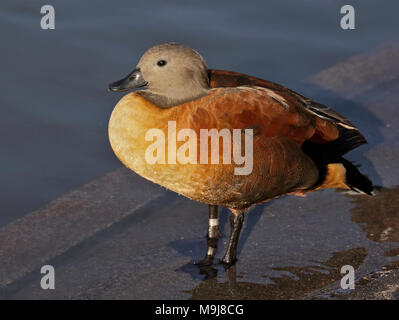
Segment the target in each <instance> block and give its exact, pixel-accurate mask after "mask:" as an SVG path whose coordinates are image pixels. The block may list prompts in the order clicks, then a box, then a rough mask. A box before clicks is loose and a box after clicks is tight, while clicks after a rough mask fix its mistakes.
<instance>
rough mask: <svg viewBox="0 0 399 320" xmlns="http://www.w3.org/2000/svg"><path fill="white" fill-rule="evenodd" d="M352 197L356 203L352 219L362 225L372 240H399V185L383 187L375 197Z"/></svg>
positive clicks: (352, 211)
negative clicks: (390, 187) (391, 187)
mask: <svg viewBox="0 0 399 320" xmlns="http://www.w3.org/2000/svg"><path fill="white" fill-rule="evenodd" d="M351 198H352V199H353V202H354V203H355V204H356V207H354V208H353V209H352V210H351V213H352V221H354V222H356V223H359V224H360V225H361V227H362V229H363V231H364V232H366V234H367V237H368V238H369V239H370V240H373V241H376V242H382V241H388V240H389V241H399V186H397V187H395V188H393V189H387V188H381V189H380V190H379V191H377V192H376V196H375V197H366V196H351Z"/></svg>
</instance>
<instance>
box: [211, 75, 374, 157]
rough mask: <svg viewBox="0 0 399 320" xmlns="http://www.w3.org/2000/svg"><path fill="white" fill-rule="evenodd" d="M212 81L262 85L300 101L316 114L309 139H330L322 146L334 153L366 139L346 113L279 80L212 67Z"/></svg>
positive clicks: (225, 84) (224, 84) (296, 102)
mask: <svg viewBox="0 0 399 320" xmlns="http://www.w3.org/2000/svg"><path fill="white" fill-rule="evenodd" d="M209 82H210V86H211V87H213V88H216V87H236V86H242V85H251V86H260V87H264V88H268V89H269V90H272V91H274V92H276V94H279V95H280V96H282V97H284V98H285V99H286V100H287V101H288V103H289V104H290V105H301V106H302V107H304V108H306V109H307V110H308V111H309V112H312V113H314V114H315V115H316V130H315V134H314V136H312V137H311V138H310V139H309V140H310V141H311V142H314V143H317V144H326V143H327V142H328V143H329V145H328V146H326V147H325V148H323V149H325V150H328V151H329V152H330V153H333V154H335V155H342V154H344V153H346V152H348V151H349V150H352V149H354V148H356V147H358V146H359V145H362V144H364V143H367V141H366V139H365V138H364V136H363V135H362V134H361V133H360V132H359V131H358V129H357V128H356V127H355V126H354V125H353V124H352V123H351V122H350V121H349V120H348V119H346V118H345V117H344V116H342V115H341V114H339V113H338V112H336V111H334V110H332V109H331V108H329V107H326V106H324V105H322V104H320V103H317V102H314V101H312V100H310V99H308V98H306V97H304V96H302V95H300V94H299V93H296V92H295V91H292V90H290V89H287V88H285V87H283V86H281V85H279V84H276V83H273V82H271V81H266V80H262V79H259V78H256V77H252V76H248V75H245V74H241V73H237V72H231V71H225V70H209Z"/></svg>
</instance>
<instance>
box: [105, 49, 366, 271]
mask: <svg viewBox="0 0 399 320" xmlns="http://www.w3.org/2000/svg"><path fill="white" fill-rule="evenodd" d="M109 90H111V91H113V92H123V91H129V90H131V92H129V93H127V94H126V95H124V96H123V97H122V98H121V100H120V101H119V102H118V103H117V104H116V106H115V108H114V110H113V111H112V114H111V117H110V120H109V125H108V136H109V141H110V145H111V147H112V149H113V151H114V153H115V155H116V156H117V158H118V159H119V160H120V161H121V162H122V163H123V164H124V165H125V166H126V167H128V168H129V169H131V170H132V171H134V172H135V173H137V174H138V175H140V176H141V177H143V178H145V179H147V180H149V181H152V182H153V183H156V184H158V185H160V186H162V187H165V188H167V189H169V190H172V191H174V192H176V193H178V194H180V195H183V196H185V197H187V198H189V199H192V200H195V201H198V202H201V203H205V204H207V205H208V209H209V210H208V211H209V212H208V214H209V219H208V232H207V250H206V254H205V256H204V258H203V259H201V260H199V261H198V262H197V264H198V265H199V266H210V265H212V264H214V259H215V256H216V252H217V247H218V239H219V238H220V237H221V233H220V231H219V215H218V211H219V207H226V208H228V209H229V210H230V212H231V214H230V236H229V242H228V245H227V248H226V251H225V253H224V256H223V258H222V259H221V260H220V261H219V262H220V263H221V264H222V265H224V266H225V267H226V268H229V267H230V266H232V265H233V264H235V262H236V261H237V246H238V242H239V238H240V233H241V230H242V226H243V223H244V219H245V216H246V215H247V213H248V212H249V209H250V208H252V207H253V206H255V205H257V204H260V203H265V202H267V201H270V200H272V199H276V198H278V197H281V196H284V195H297V196H306V194H308V193H310V192H314V191H318V190H322V189H327V188H334V189H341V190H349V191H352V192H355V193H363V194H367V195H372V194H373V185H372V182H371V181H370V180H369V179H368V177H367V176H366V175H364V174H362V173H361V172H360V171H359V170H358V168H357V167H356V166H355V165H353V164H352V163H351V162H350V161H348V160H346V159H344V158H343V155H344V154H346V153H347V152H349V151H350V150H352V149H355V148H357V147H359V146H361V145H363V144H365V143H367V141H366V139H365V137H364V136H363V135H362V134H361V133H360V132H359V129H358V128H357V127H356V126H355V125H354V124H353V123H352V122H351V121H349V120H348V119H347V118H345V117H344V116H343V115H341V114H339V113H338V112H336V111H334V110H333V109H332V108H330V107H327V106H325V105H323V104H320V103H318V102H315V101H313V100H311V99H309V98H307V97H305V96H303V95H301V94H299V93H297V92H295V91H292V90H290V89H288V88H285V87H284V86H282V85H279V84H277V83H274V82H271V81H267V80H263V79H260V78H256V77H253V76H250V75H246V74H242V73H238V72H234V71H227V70H218V69H208V67H207V65H206V63H205V60H204V58H203V57H202V56H201V55H200V54H199V53H198V52H197V51H195V50H194V49H192V48H190V47H188V46H185V45H182V44H179V43H175V42H169V43H164V44H160V45H156V46H154V47H152V48H150V49H149V50H147V51H146V52H145V53H144V54H143V56H142V57H141V58H140V60H139V61H138V63H137V65H136V67H135V68H134V70H133V71H132V72H130V73H129V74H128V75H127V76H126V77H124V78H123V79H121V80H118V81H115V82H112V83H111V84H109ZM170 125H173V129H174V131H173V132H172V131H171V130H170ZM214 129H216V130H214ZM204 130H207V131H208V133H209V132H210V131H211V130H214V131H213V132H216V133H219V134H220V133H221V132H222V131H223V132H224V133H225V134H226V136H229V134H230V136H229V137H230V138H231V137H232V136H234V137H235V138H237V139H236V140H235V141H234V139H230V140H229V139H227V138H226V141H227V143H226V144H225V140H224V138H225V137H224V136H220V135H219V136H216V140H218V139H219V138H220V139H223V144H221V145H220V146H219V145H217V148H216V147H215V146H212V145H211V146H210V147H209V145H207V144H204V145H201V138H203V137H204V136H201V132H204ZM176 132H178V135H179V137H180V139H178V138H179V137H178V138H176ZM181 132H183V134H180V133H181ZM159 133H163V135H162V134H159ZM168 134H169V135H168ZM205 138H206V139H205V140H206V141H207V142H208V141H209V140H210V139H211V138H212V137H210V136H205ZM208 138H209V139H208ZM189 140H190V141H191V142H193V143H192V144H189V142H190V141H189ZM154 141H155V142H154ZM246 143H247V144H246ZM154 144H156V146H160V145H161V144H164V145H167V147H166V148H163V149H162V148H159V149H157V148H154ZM187 144H189V145H187ZM244 145H245V147H244ZM190 146H191V147H192V148H191V149H190ZM201 146H202V147H201ZM247 146H249V147H250V148H249V147H248V148H249V150H250V151H252V152H251V157H250V158H251V159H250V160H251V165H250V170H247V172H246V173H245V174H237V168H238V167H239V165H240V162H239V161H236V162H234V161H231V159H230V161H229V160H228V159H227V160H226V161H223V163H221V161H219V162H217V161H212V159H211V155H214V154H213V152H215V154H216V155H218V154H219V155H220V157H222V156H224V155H225V154H226V153H223V152H224V151H226V150H228V151H229V152H230V154H231V153H233V152H232V151H231V150H232V149H234V150H236V153H237V154H238V155H240V153H241V156H242V153H243V152H245V150H246V149H245V148H246V147H247ZM222 147H223V148H222ZM181 149H183V151H182V152H181V153H180V158H181V156H182V155H183V156H187V154H189V155H190V153H192V154H191V155H190V157H189V158H187V157H183V158H184V159H185V160H186V161H176V157H178V156H179V154H177V153H179V152H180V151H179V150H181ZM222 149H224V150H222ZM149 150H150V151H149ZM191 151H192V152H191ZM201 151H202V152H205V156H204V158H203V159H205V160H209V161H202V162H201V161H200V160H199V159H200V157H201ZM149 155H150V156H151V157H150V158H151V160H150V161H149ZM154 159H155V160H154ZM168 160H169V161H168ZM223 160H224V158H223ZM241 164H242V161H241Z"/></svg>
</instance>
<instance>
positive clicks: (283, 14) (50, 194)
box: [0, 0, 399, 226]
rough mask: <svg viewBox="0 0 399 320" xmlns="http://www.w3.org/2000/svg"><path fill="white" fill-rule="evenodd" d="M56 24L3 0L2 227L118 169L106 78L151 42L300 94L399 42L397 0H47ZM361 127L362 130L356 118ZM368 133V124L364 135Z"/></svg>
mask: <svg viewBox="0 0 399 320" xmlns="http://www.w3.org/2000/svg"><path fill="white" fill-rule="evenodd" d="M46 3H48V4H51V5H53V6H54V8H55V11H56V29H55V30H47V31H44V30H41V29H40V19H41V14H40V8H41V6H42V5H43V4H44V3H43V1H37V0H31V1H20V0H19V1H15V0H2V1H1V4H0V9H1V10H0V40H1V50H0V61H1V73H0V87H1V96H0V99H1V117H0V137H1V138H0V141H1V149H0V163H1V178H0V190H1V192H0V203H1V211H0V212H1V214H0V226H3V225H5V224H7V223H9V222H10V221H12V220H15V219H17V218H19V217H21V216H23V215H25V214H26V213H28V212H31V211H32V210H35V209H37V208H39V207H41V206H42V205H44V204H46V203H48V202H49V201H51V200H53V199H55V198H57V197H59V196H60V195H62V194H64V193H66V192H68V191H71V190H73V189H74V188H76V187H78V186H80V185H82V184H84V183H86V182H88V181H90V180H92V179H94V178H96V177H99V176H102V175H103V174H105V173H106V172H108V171H111V170H113V169H114V168H116V167H119V166H120V163H119V161H118V160H117V159H116V157H115V156H114V154H113V152H112V151H111V149H110V146H109V143H108V137H107V122H108V119H109V116H110V113H111V111H112V109H113V106H114V105H115V103H116V102H117V101H118V100H119V99H120V97H121V95H120V94H115V93H110V92H108V91H107V84H108V83H109V82H111V81H114V80H117V79H119V78H120V77H121V76H123V75H125V74H126V73H127V72H128V71H130V70H131V69H132V68H133V67H134V66H135V64H136V62H137V61H138V59H139V57H140V56H141V54H142V53H143V52H144V51H145V50H146V49H148V48H149V47H151V46H153V45H155V44H159V43H162V42H166V41H177V42H180V43H183V44H186V45H188V46H191V47H193V48H195V49H196V50H198V51H199V52H200V53H201V54H202V55H203V56H204V58H205V59H206V61H207V64H208V66H209V67H211V68H217V69H228V70H235V71H239V72H243V73H247V74H252V75H255V76H258V77H262V78H266V79H268V80H272V81H275V82H279V83H281V84H284V85H286V86H288V87H290V88H292V89H294V90H298V91H301V92H302V93H304V94H306V93H307V92H308V91H307V90H308V89H307V85H306V84H305V83H304V82H303V81H304V79H306V78H308V77H310V76H311V75H313V74H315V73H317V72H318V71H320V70H323V69H325V68H327V67H330V66H333V65H334V64H336V63H338V62H340V61H342V60H344V59H346V58H348V57H350V56H352V55H354V54H357V53H361V52H366V51H368V50H371V49H373V48H375V47H376V46H377V45H379V44H383V43H386V42H388V41H391V40H394V39H397V38H398V30H399V22H398V19H397V12H398V10H399V2H398V1H394V0H385V1H384V2H383V5H382V4H380V3H377V2H376V1H365V0H362V1H351V4H352V5H354V7H355V9H356V30H350V31H344V30H342V29H341V28H340V25H339V21H340V14H339V9H340V7H341V6H342V5H343V4H346V3H347V1H304V0H302V1H297V0H296V1H264V0H262V1H251V2H244V1H234V2H233V1H195V2H194V1H167V2H166V1H160V0H159V1H153V0H151V1H148V0H147V1H130V0H129V1H127V0H124V1H117V2H114V1H112V2H111V1H104V0H101V1H96V2H95V3H94V2H90V3H86V2H85V3H83V2H82V1H59V0H51V1H47V2H46ZM359 126H360V127H362V126H363V127H366V126H365V125H364V124H362V123H360V124H359ZM366 134H367V132H366Z"/></svg>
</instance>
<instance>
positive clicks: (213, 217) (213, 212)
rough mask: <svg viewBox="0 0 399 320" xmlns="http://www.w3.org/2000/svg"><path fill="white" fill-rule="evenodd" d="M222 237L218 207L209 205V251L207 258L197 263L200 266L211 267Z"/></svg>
mask: <svg viewBox="0 0 399 320" xmlns="http://www.w3.org/2000/svg"><path fill="white" fill-rule="evenodd" d="M220 237H221V233H220V231H219V217H218V206H215V205H209V226H208V234H207V245H208V249H207V252H206V255H205V258H204V259H202V260H200V261H199V262H197V264H198V265H200V266H201V265H202V266H205V265H211V264H213V259H214V257H215V254H216V250H217V247H218V240H219V238H220Z"/></svg>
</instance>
